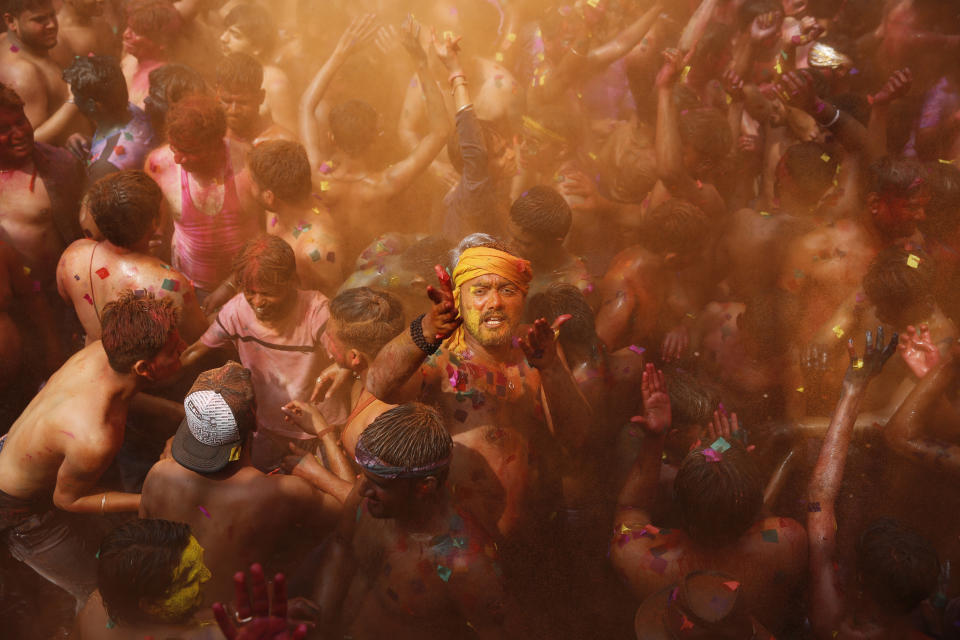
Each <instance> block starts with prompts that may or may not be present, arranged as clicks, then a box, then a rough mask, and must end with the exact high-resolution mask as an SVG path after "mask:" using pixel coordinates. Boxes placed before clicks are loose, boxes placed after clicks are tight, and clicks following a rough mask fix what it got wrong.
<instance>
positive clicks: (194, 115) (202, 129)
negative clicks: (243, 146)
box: [167, 95, 227, 152]
mask: <svg viewBox="0 0 960 640" xmlns="http://www.w3.org/2000/svg"><path fill="white" fill-rule="evenodd" d="M225 135H227V116H226V114H225V113H224V111H223V109H222V108H221V107H220V105H219V104H218V103H217V101H216V100H214V99H213V98H212V97H211V96H207V95H192V96H187V97H185V98H183V99H182V100H180V101H179V102H177V103H176V104H174V105H173V106H171V107H170V110H169V111H167V138H168V139H169V140H170V144H172V145H173V146H175V147H176V148H177V149H179V150H180V151H187V152H196V151H208V150H210V149H211V148H213V147H215V146H217V145H222V144H223V137H224V136H225Z"/></svg>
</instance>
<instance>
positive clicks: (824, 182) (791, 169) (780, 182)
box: [773, 142, 840, 215]
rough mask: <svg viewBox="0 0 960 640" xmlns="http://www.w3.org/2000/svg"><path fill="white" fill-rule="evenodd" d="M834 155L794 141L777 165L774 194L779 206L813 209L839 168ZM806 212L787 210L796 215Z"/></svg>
mask: <svg viewBox="0 0 960 640" xmlns="http://www.w3.org/2000/svg"><path fill="white" fill-rule="evenodd" d="M836 156H837V154H836V153H832V152H830V151H829V150H828V149H827V148H826V147H824V146H823V145H821V144H818V143H816V142H798V143H797V144H794V145H791V146H790V147H788V148H787V150H786V151H785V152H784V154H783V156H782V157H781V158H780V161H779V162H778V163H777V169H776V177H775V180H774V184H773V190H774V195H775V196H776V197H777V199H778V200H779V201H780V204H781V206H783V205H786V206H788V207H801V208H805V209H807V210H809V209H810V208H812V207H814V206H815V205H816V204H817V203H818V202H820V199H821V198H823V196H824V194H825V193H826V192H827V190H828V189H830V186H831V185H832V184H833V180H834V178H835V177H836V175H837V169H838V168H839V165H840V160H839V158H837V157H836ZM806 212H807V211H804V210H799V211H793V210H791V211H787V212H786V213H790V214H793V215H800V214H803V213H806Z"/></svg>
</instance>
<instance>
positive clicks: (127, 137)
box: [123, 131, 133, 141]
mask: <svg viewBox="0 0 960 640" xmlns="http://www.w3.org/2000/svg"><path fill="white" fill-rule="evenodd" d="M123 137H124V139H125V140H128V141H133V134H132V133H130V132H129V131H124V132H123Z"/></svg>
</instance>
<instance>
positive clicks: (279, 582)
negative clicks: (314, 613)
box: [213, 564, 307, 640]
mask: <svg viewBox="0 0 960 640" xmlns="http://www.w3.org/2000/svg"><path fill="white" fill-rule="evenodd" d="M233 584H234V587H235V589H236V601H237V602H236V605H237V608H236V611H237V614H236V617H237V621H238V622H240V623H241V624H242V625H244V626H241V627H240V628H237V627H235V626H234V625H233V622H232V621H231V620H230V616H229V615H227V611H226V609H225V608H224V606H223V604H222V603H220V602H217V603H215V604H214V605H213V615H214V617H215V618H216V619H217V625H218V626H219V627H220V631H221V632H223V635H224V636H226V638H227V640H303V638H305V637H306V635H307V625H305V624H301V625H298V626H297V627H296V629H295V630H294V631H293V632H292V633H291V632H290V631H289V628H288V627H289V623H288V622H287V581H286V578H285V577H284V575H283V574H282V573H278V574H277V575H276V576H275V577H274V579H273V602H272V603H271V602H270V597H269V594H268V588H267V579H266V578H265V577H264V575H263V567H261V566H260V565H259V564H253V565H251V566H250V585H251V587H252V588H253V601H252V604H251V600H250V595H249V593H248V592H247V579H246V575H245V574H244V573H243V572H242V571H239V572H237V573H236V575H234V576H233Z"/></svg>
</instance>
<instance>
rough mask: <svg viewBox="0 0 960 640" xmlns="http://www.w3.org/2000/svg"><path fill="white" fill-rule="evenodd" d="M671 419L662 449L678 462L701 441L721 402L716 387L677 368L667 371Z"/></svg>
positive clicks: (669, 459) (673, 461)
mask: <svg viewBox="0 0 960 640" xmlns="http://www.w3.org/2000/svg"><path fill="white" fill-rule="evenodd" d="M667 393H668V394H669V395H670V409H671V413H672V416H671V417H672V420H671V422H670V429H668V430H667V433H666V434H665V435H666V437H665V440H664V452H665V453H666V456H667V458H666V459H667V460H668V461H669V462H670V463H671V464H679V463H680V462H681V461H682V460H683V459H684V458H685V457H686V456H687V454H688V453H689V452H690V450H691V449H692V448H694V447H695V446H696V444H697V442H698V441H699V440H700V435H701V434H702V433H703V429H704V427H706V426H707V424H709V423H710V421H711V420H712V419H713V412H714V411H716V410H717V406H718V405H719V404H720V394H719V393H718V392H717V390H716V389H715V388H714V387H713V386H711V385H709V384H705V383H704V382H703V381H702V380H700V379H699V378H697V376H695V375H694V374H693V373H691V372H690V371H687V370H686V369H682V368H680V367H677V368H675V369H673V370H671V371H669V372H667Z"/></svg>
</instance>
